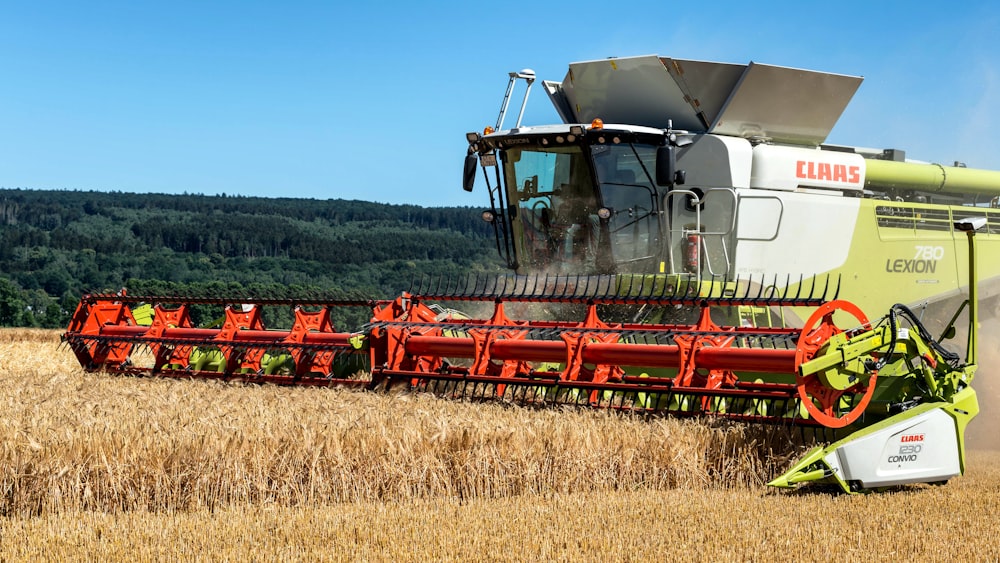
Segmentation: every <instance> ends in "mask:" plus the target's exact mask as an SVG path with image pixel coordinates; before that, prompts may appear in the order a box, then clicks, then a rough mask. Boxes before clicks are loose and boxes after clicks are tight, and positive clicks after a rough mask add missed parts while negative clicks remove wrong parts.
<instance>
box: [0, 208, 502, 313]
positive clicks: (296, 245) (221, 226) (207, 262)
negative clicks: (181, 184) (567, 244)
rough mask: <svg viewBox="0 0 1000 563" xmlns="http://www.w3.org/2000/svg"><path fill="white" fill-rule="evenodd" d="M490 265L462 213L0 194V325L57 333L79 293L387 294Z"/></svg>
mask: <svg viewBox="0 0 1000 563" xmlns="http://www.w3.org/2000/svg"><path fill="white" fill-rule="evenodd" d="M499 267H500V266H499V260H498V259H497V257H496V251H495V249H494V242H493V238H492V234H491V231H490V230H489V229H488V226H487V225H486V224H485V223H483V222H482V220H481V219H480V217H479V213H478V212H477V211H476V210H474V209H472V208H462V207H429V208H425V207H419V206H415V205H389V204H380V203H373V202H367V201H358V200H342V199H330V200H315V199H295V198H260V197H242V196H237V197H231V196H225V195H221V196H205V195H187V194H185V195H166V194H134V193H124V192H93V191H52V190H23V189H0V326H39V327H53V328H55V327H64V326H66V324H67V323H68V320H69V316H70V315H71V314H72V312H73V310H74V308H75V306H76V303H77V302H78V301H79V298H80V296H81V295H82V294H83V293H84V292H87V291H108V290H117V289H120V288H122V287H126V288H129V290H130V291H135V289H137V288H138V289H142V288H145V289H150V288H154V289H163V288H168V289H170V290H171V291H175V292H178V293H183V292H185V291H189V290H191V291H193V290H199V289H203V288H215V289H217V290H218V289H227V288H228V289H231V290H232V289H237V290H238V289H245V288H257V289H260V290H266V289H267V288H288V287H294V288H300V289H302V290H303V291H306V290H322V291H343V292H349V293H352V294H365V295H369V296H372V297H392V296H394V295H396V294H398V293H399V292H400V291H403V290H405V289H406V288H408V287H409V286H410V284H411V282H412V281H413V279H415V278H419V277H421V276H428V275H431V276H440V275H445V276H457V275H465V274H466V273H468V272H473V271H496V270H498V269H499ZM164 284H167V285H164ZM358 314H359V315H363V313H358Z"/></svg>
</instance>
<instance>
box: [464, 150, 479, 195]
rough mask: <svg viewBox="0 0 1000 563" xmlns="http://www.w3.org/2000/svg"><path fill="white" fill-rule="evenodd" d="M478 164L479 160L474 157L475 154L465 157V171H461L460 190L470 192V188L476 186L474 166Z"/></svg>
mask: <svg viewBox="0 0 1000 563" xmlns="http://www.w3.org/2000/svg"><path fill="white" fill-rule="evenodd" d="M478 164H479V158H478V157H476V154H475V153H470V154H467V155H465V170H463V171H462V189H463V190H465V191H467V192H471V191H472V187H473V186H474V185H476V165H478Z"/></svg>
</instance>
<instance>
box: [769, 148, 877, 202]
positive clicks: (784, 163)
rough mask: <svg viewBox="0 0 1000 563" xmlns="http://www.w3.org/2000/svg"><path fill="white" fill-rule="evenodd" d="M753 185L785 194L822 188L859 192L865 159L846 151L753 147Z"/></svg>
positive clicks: (862, 182)
mask: <svg viewBox="0 0 1000 563" xmlns="http://www.w3.org/2000/svg"><path fill="white" fill-rule="evenodd" d="M750 186H751V187H753V188H764V189H769V190H784V191H793V190H796V189H798V188H819V189H831V190H841V191H847V192H855V193H857V192H860V191H861V190H862V189H863V188H864V186H865V159H864V157H862V156H861V155H860V154H853V153H846V152H833V151H820V150H816V149H805V148H800V147H782V146H776V145H757V146H756V147H754V148H753V174H752V176H751V178H750Z"/></svg>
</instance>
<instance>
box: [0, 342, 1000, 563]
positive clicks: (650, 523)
mask: <svg viewBox="0 0 1000 563" xmlns="http://www.w3.org/2000/svg"><path fill="white" fill-rule="evenodd" d="M986 393H987V394H988V393H989V389H987V390H986ZM987 400H988V399H987V398H986V397H984V398H983V402H984V403H986V402H987ZM984 407H986V409H987V410H986V416H981V417H980V418H979V419H977V420H976V421H975V422H974V423H973V425H974V426H973V428H972V429H971V430H972V434H973V437H974V439H975V440H976V441H977V442H978V444H979V445H980V446H983V447H990V446H992V445H993V444H991V443H990V441H989V439H990V436H991V435H994V434H996V432H995V431H994V429H995V424H993V422H992V420H991V417H990V410H989V405H986V404H984ZM986 426H989V428H986ZM795 450H796V448H795V447H794V446H792V445H790V444H789V442H788V439H787V437H786V436H784V435H783V434H782V433H781V432H774V431H767V430H761V429H754V428H750V429H748V428H742V427H734V426H723V425H718V424H715V425H713V424H708V423H703V422H697V421H676V420H652V421H649V420H640V419H637V418H622V417H617V416H613V415H608V414H605V413H598V412H584V411H569V410H564V411H556V410H551V411H531V410H527V409H521V408H511V407H506V406H503V405H497V404H469V403H454V402H448V401H443V400H437V399H434V398H431V397H427V396H414V395H378V394H370V393H358V392H351V391H341V390H335V389H287V388H276V387H273V386H263V387H261V386H243V385H227V384H220V383H210V382H200V381H174V380H157V379H133V378H121V377H112V376H108V375H102V374H87V373H85V372H83V371H82V370H81V369H80V368H79V367H78V366H77V364H76V361H75V359H74V358H73V357H72V354H71V353H70V352H69V351H68V350H67V349H65V348H60V347H59V345H58V333H57V332H52V331H30V330H16V329H8V330H2V331H0V560H39V559H42V560H66V559H86V560H98V559H99V560H121V559H137V560H151V559H174V560H177V559H185V560H187V559H201V560H236V559H240V560H242V559H248V558H249V559H255V560H263V559H267V560H276V559H280V560H316V559H327V560H392V561H408V560H409V561H418V560H419V561H424V560H428V559H436V560H455V561H458V560H461V561H476V560H540V559H545V560H590V559H595V558H598V557H600V558H602V559H611V560H649V559H653V560H656V559H659V560H664V559H673V558H679V557H684V558H686V559H691V560H748V561H782V560H786V561H792V560H795V561H810V560H814V561H820V560H829V559H832V558H844V557H847V558H851V559H861V558H864V559H866V560H893V561H898V560H939V559H942V558H945V557H947V558H958V559H959V560H997V559H998V558H1000V542H998V541H997V540H996V537H997V535H998V532H1000V518H998V517H996V516H994V511H993V507H994V506H996V505H997V503H998V501H1000V469H998V468H997V465H998V462H1000V453H997V452H993V451H989V450H987V449H981V450H977V451H974V452H972V454H971V455H970V458H969V461H970V467H969V471H968V473H967V475H966V476H964V477H961V478H957V479H953V480H952V482H950V483H949V484H947V485H945V486H941V487H931V486H915V487H908V488H904V489H901V490H898V491H893V492H889V493H883V494H874V495H866V496H838V495H830V494H826V493H816V492H796V493H787V492H773V491H768V490H766V489H765V488H764V487H763V486H762V484H763V483H764V482H766V480H767V479H768V478H770V477H771V476H773V475H774V474H776V473H777V472H779V471H781V470H782V468H783V467H784V465H785V464H787V463H788V461H789V459H790V457H791V456H793V455H794V454H795Z"/></svg>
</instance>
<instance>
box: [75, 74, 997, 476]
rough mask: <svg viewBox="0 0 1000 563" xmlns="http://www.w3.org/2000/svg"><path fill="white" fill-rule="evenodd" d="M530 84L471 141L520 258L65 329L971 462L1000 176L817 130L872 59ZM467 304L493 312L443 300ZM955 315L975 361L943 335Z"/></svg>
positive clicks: (93, 364) (898, 472)
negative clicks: (842, 140) (556, 120)
mask: <svg viewBox="0 0 1000 563" xmlns="http://www.w3.org/2000/svg"><path fill="white" fill-rule="evenodd" d="M522 79H523V80H524V81H526V82H527V87H526V88H525V90H524V100H523V101H522V104H521V111H520V114H519V115H518V118H517V124H516V125H515V127H514V128H512V129H509V130H503V128H502V126H503V121H504V118H505V115H506V113H507V108H508V105H509V102H510V100H511V96H512V92H513V91H514V89H515V87H516V86H517V82H518V80H522ZM534 81H535V76H534V73H533V72H530V71H522V72H519V73H511V75H510V82H509V83H508V88H507V93H506V95H505V96H504V100H503V104H502V109H501V111H500V115H499V117H498V119H497V123H496V127H495V128H493V127H490V128H487V129H486V130H485V131H484V132H483V133H482V134H480V133H469V134H468V135H467V139H468V142H469V153H468V156H467V157H466V162H465V179H464V180H465V181H464V187H465V189H467V190H472V188H473V184H474V182H475V177H476V175H477V172H478V170H480V169H481V170H483V172H484V177H485V179H486V184H487V191H488V194H489V198H490V202H491V207H490V209H489V210H487V211H484V212H483V218H484V219H485V220H487V221H488V222H489V223H490V224H491V225H492V227H493V229H494V232H495V234H496V240H497V249H498V250H499V251H500V253H501V256H502V257H503V258H504V259H505V260H506V262H507V264H508V266H509V267H510V268H511V269H513V270H514V271H515V273H512V274H510V275H501V276H496V277H476V278H470V279H468V280H436V281H434V280H423V281H421V282H418V283H416V284H415V285H414V287H413V288H411V290H410V291H409V292H407V293H404V294H403V295H402V296H400V297H398V298H396V299H394V300H344V299H337V298H334V297H333V296H323V295H313V296H307V297H304V296H301V295H298V296H293V295H287V296H269V297H267V298H262V297H260V296H256V297H255V296H249V295H232V296H192V295H187V296H176V295H173V296H170V295H160V296H157V295H143V296H137V295H129V294H127V293H126V292H124V291H123V292H118V293H108V294H90V295H86V296H84V298H83V299H82V300H81V303H80V305H79V307H78V309H77V311H76V313H75V315H74V317H73V320H72V322H71V324H70V326H69V329H68V330H67V332H66V333H65V335H64V340H65V341H66V342H67V343H68V344H69V345H70V347H71V348H72V350H73V351H74V353H75V354H76V356H77V357H78V359H79V360H80V362H81V364H82V365H83V366H84V367H85V368H87V369H89V370H107V371H110V372H115V373H122V374H131V375H159V376H169V377H202V378H221V379H226V380H241V381H250V382H270V383H279V384H295V385H324V386H326V385H340V386H355V387H363V388H368V389H390V388H399V387H403V388H407V389H413V390H419V391H430V392H433V393H436V394H439V395H443V396H449V397H456V398H494V399H497V400H505V401H512V402H517V403H520V404H525V405H539V406H542V405H555V404H575V405H584V406H591V407H595V408H608V409H615V410H622V411H630V412H638V413H648V414H661V413H662V414H671V415H676V416H688V417H715V418H721V419H728V420H734V421H740V422H751V423H768V424H780V425H786V426H794V427H797V428H802V429H803V430H804V431H805V430H807V431H808V432H809V433H810V434H811V435H813V436H816V437H819V438H821V440H822V441H823V444H822V445H820V446H818V447H817V448H816V449H814V450H813V451H811V452H809V453H808V454H807V455H806V456H805V457H804V458H803V459H802V460H801V461H800V462H799V463H797V464H795V465H794V466H793V467H792V468H791V469H790V470H789V471H788V472H787V473H786V474H784V475H782V476H781V477H779V478H777V479H775V480H774V481H772V483H771V484H772V485H775V486H780V487H794V486H797V485H798V484H800V483H806V482H820V483H826V484H831V485H834V486H839V487H840V488H842V489H843V490H844V491H849V492H857V491H864V490H871V489H877V488H882V487H888V486H895V485H900V484H907V483H921V482H943V481H947V480H948V479H949V478H951V477H953V476H956V475H961V474H962V473H963V472H964V468H965V456H964V453H965V445H964V432H965V428H966V425H967V424H968V423H969V421H970V420H971V419H972V418H973V417H974V416H975V415H976V414H977V412H978V403H977V400H976V394H975V391H974V390H973V389H972V388H971V387H970V383H971V381H972V378H973V375H974V373H975V370H976V361H975V358H976V340H977V310H978V305H979V300H980V299H984V298H986V299H987V300H988V302H990V303H991V305H990V306H995V305H992V303H993V302H995V301H996V299H997V297H996V295H997V293H998V292H1000V287H998V285H1000V284H998V281H1000V261H992V262H989V263H988V264H987V267H988V268H989V269H987V270H986V271H985V272H982V273H983V274H984V280H983V282H982V283H980V284H978V285H979V287H978V291H979V292H981V293H983V294H985V295H983V294H978V295H977V283H976V281H977V270H976V267H977V261H976V259H975V258H976V244H977V241H979V242H978V243H979V244H985V245H986V247H985V249H984V252H989V253H994V252H996V249H995V247H996V246H997V242H998V241H1000V236H998V235H1000V209H995V207H996V203H997V196H1000V173H997V172H990V171H981V170H972V169H968V168H964V167H961V166H954V167H944V166H939V165H936V164H921V163H911V162H907V161H905V160H904V158H903V153H902V152H901V151H898V150H886V151H873V150H862V149H856V148H851V147H841V146H836V147H834V146H828V145H824V144H823V142H824V141H825V139H826V136H827V134H828V132H829V130H830V129H831V128H832V127H833V124H834V123H835V122H836V120H837V119H838V117H839V116H840V113H841V112H842V111H843V109H844V107H845V106H846V104H847V102H848V101H849V100H850V98H851V97H852V96H853V94H854V92H855V90H856V89H857V88H858V86H859V85H860V82H861V79H860V78H858V77H851V76H841V75H832V74H826V73H819V72H812V71H803V70H797V69H789V68H782V67H774V66H768V65H759V64H750V65H730V64H720V63H708V62H698V61H682V60H677V59H668V58H660V57H655V56H649V57H636V58H620V59H607V60H601V61H594V62H585V63H575V64H572V65H570V70H569V73H568V74H567V77H566V79H565V80H564V81H563V82H562V83H553V82H545V83H544V87H545V89H546V91H547V92H548V94H549V96H550V98H551V100H552V101H553V103H554V105H555V107H556V109H557V111H558V113H559V114H560V116H561V117H562V119H563V121H564V122H565V123H564V124H561V125H547V126H540V127H522V126H521V119H522V116H523V113H524V108H525V104H526V102H527V98H528V93H529V92H530V89H531V86H532V84H533V83H534ZM977 232H978V233H979V235H978V236H977V235H976V233H977ZM963 239H964V240H963ZM845 298H846V299H850V301H847V300H844V299H845ZM462 302H466V304H467V305H469V303H470V302H480V303H481V304H480V305H479V307H480V308H482V307H485V308H487V309H489V311H490V312H488V313H486V314H483V315H481V316H478V317H470V316H468V315H466V314H462V313H459V312H457V311H456V310H454V309H451V308H448V307H445V306H442V304H449V305H455V304H456V303H459V304H460V303H462ZM195 304H202V305H205V304H207V305H214V306H217V307H219V308H220V309H222V310H224V312H225V316H224V321H223V322H221V323H220V324H221V327H217V328H205V327H196V326H194V325H193V323H192V321H191V317H190V314H189V310H190V307H191V306H192V305H195ZM483 304H485V305H483ZM275 306H277V307H282V308H286V309H291V310H292V311H293V312H294V320H291V321H290V322H289V326H290V328H288V329H287V330H275V329H269V328H267V327H265V326H264V322H263V319H264V309H265V308H267V307H275ZM342 306H354V307H357V306H364V307H370V308H371V310H372V317H371V322H370V323H369V324H367V325H366V326H364V327H362V328H360V329H359V330H357V331H339V330H337V329H335V328H334V327H333V326H332V324H331V321H330V318H331V315H330V313H331V310H332V309H333V308H335V307H342ZM469 306H472V305H469ZM914 309H918V310H920V311H921V314H917V313H915V312H914ZM538 310H544V311H547V312H545V313H538V312H537V311H538ZM138 311H144V312H151V315H150V316H149V318H148V319H147V320H143V319H141V318H137V317H138ZM515 311H516V312H517V313H515ZM552 311H556V312H552ZM872 312H877V313H878V314H880V315H884V316H882V317H880V318H877V319H875V320H869V317H868V316H867V315H868V314H870V313H872ZM963 315H964V316H965V317H964V318H965V320H966V321H967V323H965V322H962V319H963ZM923 316H926V317H927V318H922V317H923ZM932 324H937V325H940V326H938V327H934V328H936V329H939V331H938V332H937V334H939V336H934V334H932V332H931V328H929V327H931V325H932ZM956 325H966V326H967V327H968V338H967V342H966V344H965V351H964V352H965V354H964V357H963V356H962V355H961V354H957V353H955V352H952V351H949V350H948V349H946V348H944V347H943V346H942V345H941V344H939V342H940V341H941V340H944V339H948V338H952V337H954V336H955V333H956V330H955V328H956ZM962 328H964V327H962ZM362 366H363V369H359V367H362Z"/></svg>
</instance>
